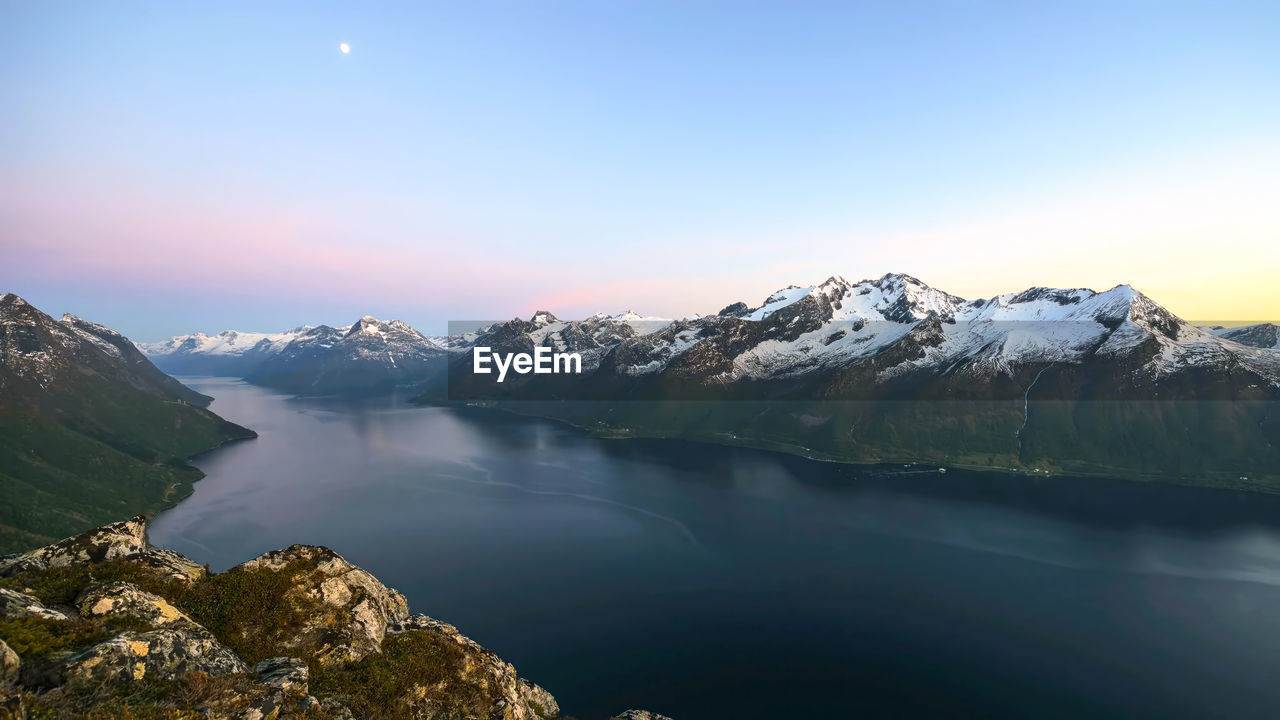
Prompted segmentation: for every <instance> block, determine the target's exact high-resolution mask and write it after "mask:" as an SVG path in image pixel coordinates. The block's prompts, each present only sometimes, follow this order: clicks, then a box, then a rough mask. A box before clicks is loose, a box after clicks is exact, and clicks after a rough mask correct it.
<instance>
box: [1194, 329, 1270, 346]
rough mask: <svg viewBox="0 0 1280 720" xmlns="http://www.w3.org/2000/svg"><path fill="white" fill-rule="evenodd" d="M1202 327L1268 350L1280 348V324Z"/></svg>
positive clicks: (1231, 339) (1242, 343) (1232, 339)
mask: <svg viewBox="0 0 1280 720" xmlns="http://www.w3.org/2000/svg"><path fill="white" fill-rule="evenodd" d="M1201 329H1202V330H1204V331H1206V332H1208V333H1210V334H1211V335H1215V336H1217V337H1220V338H1225V339H1227V340H1230V341H1232V342H1236V343H1240V344H1241V345H1248V346H1250V347H1256V348H1263V349H1267V350H1280V326H1277V325H1276V324H1275V323H1261V324H1258V325H1244V326H1241V327H1215V328H1201Z"/></svg>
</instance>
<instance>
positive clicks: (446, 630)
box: [388, 615, 560, 720]
mask: <svg viewBox="0 0 1280 720" xmlns="http://www.w3.org/2000/svg"><path fill="white" fill-rule="evenodd" d="M388 632H392V633H404V632H425V633H430V634H433V635H436V636H438V637H442V638H445V639H447V640H449V641H450V642H453V643H456V644H457V645H459V646H461V647H462V648H463V649H465V650H466V652H467V655H468V657H471V658H474V662H473V666H472V668H473V672H474V673H475V674H476V675H477V679H478V680H479V681H480V682H481V683H482V684H484V685H486V686H488V687H489V688H490V689H493V690H496V691H497V694H498V695H499V700H500V701H501V702H502V704H501V706H500V709H502V710H503V716H504V717H509V718H512V719H513V720H526V719H527V720H535V719H536V718H539V717H555V716H557V715H559V713H560V706H559V704H557V703H556V699H555V698H554V697H552V695H551V693H549V692H547V691H546V690H544V689H542V688H541V687H540V686H538V685H536V684H534V683H531V682H529V681H528V680H525V679H524V678H522V677H520V676H519V675H518V674H517V673H516V669H515V667H513V666H512V665H511V663H509V662H507V661H505V660H503V659H502V658H500V657H498V656H497V655H496V654H494V653H493V652H491V651H490V650H488V649H486V648H485V647H484V646H482V645H481V644H480V643H478V642H476V641H475V640H472V639H471V638H469V637H467V636H466V635H463V634H462V633H461V632H458V628H456V627H454V626H452V625H450V624H449V623H446V622H441V621H440V620H436V619H435V618H432V617H427V616H426V615H413V616H410V617H408V618H406V619H404V620H402V621H400V622H397V623H395V624H393V625H392V626H391V627H390V629H389V630H388ZM495 704H496V703H495Z"/></svg>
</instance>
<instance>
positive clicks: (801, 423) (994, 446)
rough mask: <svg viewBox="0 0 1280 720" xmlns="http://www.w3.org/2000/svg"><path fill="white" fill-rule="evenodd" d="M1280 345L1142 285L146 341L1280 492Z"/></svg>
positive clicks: (426, 389) (508, 402) (302, 377)
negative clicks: (515, 367) (567, 366)
mask: <svg viewBox="0 0 1280 720" xmlns="http://www.w3.org/2000/svg"><path fill="white" fill-rule="evenodd" d="M1276 345H1277V336H1276V327H1275V326H1274V325H1270V324H1262V325H1254V326H1248V327H1237V328H1222V327H1198V326H1196V325H1193V324H1191V323H1188V322H1186V321H1184V320H1182V319H1181V318H1179V317H1177V316H1176V315H1174V314H1173V313H1171V312H1169V311H1168V310H1166V309H1165V308H1164V307H1162V306H1161V305H1159V304H1158V303H1157V302H1155V301H1154V300H1152V299H1151V298H1149V297H1147V296H1146V295H1144V294H1143V293H1141V292H1139V291H1137V290H1135V289H1134V288H1132V287H1130V286H1128V285H1120V286H1117V287H1114V288H1112V289H1110V290H1107V291H1104V292H1096V291H1093V290H1088V289H1083V288H1073V289H1056V288H1047V287H1034V288H1030V289H1027V290H1023V291H1020V292H1016V293H1008V294H1004V295H998V296H996V297H992V298H984V299H976V300H966V299H964V298H961V297H958V296H956V295H953V294H950V293H947V292H945V291H943V290H940V289H938V288H934V287H931V286H930V285H928V284H927V283H925V282H923V281H921V280H919V279H917V278H914V277H912V276H910V275H905V274H888V275H884V276H883V277H880V278H875V279H868V280H862V281H859V282H850V281H847V280H845V279H844V278H841V277H839V276H833V277H831V278H829V279H827V280H826V281H825V282H822V283H819V284H816V285H810V286H794V285H793V286H788V287H786V288H783V289H781V290H779V291H778V292H776V293H773V294H772V295H770V296H769V297H767V298H765V299H764V300H763V301H762V302H760V303H759V304H757V305H748V304H747V303H744V302H736V303H733V304H730V305H728V306H726V307H725V308H724V309H723V310H721V311H720V312H718V313H716V314H714V315H706V316H695V317H692V318H684V319H679V320H667V319H663V318H652V317H643V316H641V315H639V314H637V313H633V312H627V313H621V314H617V315H608V314H604V313H598V314H596V315H593V316H591V317H588V318H585V319H583V320H571V321H563V320H560V319H558V318H557V317H556V316H555V315H554V314H552V313H551V312H548V311H542V310H540V311H538V312H536V313H534V314H533V315H532V316H531V317H530V318H529V319H528V320H524V319H519V318H516V319H512V320H508V321H501V322H494V323H489V324H487V325H484V326H482V327H479V328H477V329H475V330H473V331H470V332H466V333H456V334H453V335H450V336H449V337H445V338H429V337H427V336H425V335H423V334H421V333H418V332H417V331H415V330H413V329H412V328H411V327H409V326H408V325H405V324H403V323H396V322H393V323H383V322H381V321H377V320H374V319H373V318H363V319H362V320H360V321H359V322H357V323H355V324H353V325H352V326H350V327H349V328H346V329H340V330H335V329H333V328H329V327H326V326H320V327H318V328H306V327H304V328H298V329H296V330H293V331H289V332H287V333H280V334H277V335H253V334H248V333H234V332H228V333H222V334H221V335H218V336H213V337H207V336H203V335H190V336H182V337H177V338H173V339H171V340H169V341H167V342H165V343H158V344H153V345H142V346H141V347H142V348H143V350H145V351H146V352H147V353H148V354H149V356H150V357H151V358H152V359H153V360H154V361H155V362H156V363H157V364H158V365H159V366H160V367H161V368H162V369H170V370H173V371H178V369H179V368H181V367H202V368H206V369H207V370H208V371H210V372H214V371H217V370H218V367H217V365H216V363H225V362H227V361H228V358H230V357H233V356H234V357H235V358H237V359H236V360H235V362H239V363H242V364H241V365H238V366H234V372H233V373H231V374H237V375H241V376H243V377H246V378H247V379H249V380H250V381H251V382H256V383H259V384H262V385H267V386H270V387H275V388H279V389H282V390H286V391H290V392H298V393H322V394H324V393H331V392H353V391H355V392H365V391H370V390H384V389H388V388H391V387H396V386H401V387H413V388H416V389H417V390H418V396H417V397H418V400H419V401H420V402H443V401H452V402H466V403H473V404H474V403H480V404H496V405H500V406H503V407H505V408H506V409H511V410H516V411H520V412H528V413H532V414H538V415H544V416H549V417H555V418H559V419H563V420H566V421H569V422H572V423H574V424H577V425H580V426H582V427H585V428H588V429H589V430H591V431H592V432H595V433H598V434H603V435H611V436H628V437H630V436H664V437H668V436H675V437H684V438H691V439H700V440H708V441H715V442H731V443H740V444H749V445H754V446H760V447H767V448H772V449H778V450H785V451H788V452H796V453H800V454H804V455H808V456H813V457H819V458H825V459H835V460H848V461H857V462H899V461H903V462H928V463H934V462H936V463H938V464H953V465H965V466H975V467H984V468H1003V469H1008V470H1013V471H1017V472H1031V473H1042V474H1043V473H1064V472H1069V473H1098V474H1116V475H1124V476H1132V477H1143V478H1148V477H1154V478H1162V479H1168V480H1173V481H1176V482H1189V483H1195V484H1214V485H1227V486H1232V487H1248V488H1251V489H1258V488H1271V487H1272V484H1273V483H1274V484H1275V487H1276V488H1277V489H1280V452H1278V451H1277V447H1280V410H1277V405H1278V403H1280V349H1277V346H1276ZM477 346H486V347H490V348H492V349H493V350H494V351H496V352H532V350H533V349H534V348H536V347H539V346H544V347H549V348H552V349H554V350H556V351H559V352H576V353H579V354H580V355H581V357H582V360H583V369H584V372H583V374H582V375H552V376H546V375H538V376H534V375H513V376H509V377H508V378H507V381H506V382H504V383H501V384H498V383H496V382H495V377H496V376H492V375H490V376H485V375H475V374H473V373H472V372H471V368H470V362H471V353H470V352H469V350H470V349H471V348H472V347H477ZM206 362H207V363H208V364H207V365H200V363H206ZM624 401H625V402H624Z"/></svg>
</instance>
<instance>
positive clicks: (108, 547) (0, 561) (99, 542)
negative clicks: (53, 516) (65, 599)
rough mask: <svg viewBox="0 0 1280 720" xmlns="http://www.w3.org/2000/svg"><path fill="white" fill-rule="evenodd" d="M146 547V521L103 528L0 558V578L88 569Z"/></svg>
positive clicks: (126, 522)
mask: <svg viewBox="0 0 1280 720" xmlns="http://www.w3.org/2000/svg"><path fill="white" fill-rule="evenodd" d="M146 547H147V519H146V518H145V517H143V516H142V515H138V516H136V517H134V518H132V519H130V520H125V521H122V522H117V523H111V524H110V525H103V526H102V527H100V528H94V529H93V530H89V531H86V532H83V533H80V534H79V535H76V536H75V537H69V538H67V539H66V540H62V541H60V542H56V543H54V544H52V545H45V546H44V547H42V548H37V549H35V550H32V551H30V552H26V553H21V554H18V555H7V556H5V557H3V558H0V577H8V576H10V575H13V574H16V573H19V572H23V571H26V570H44V569H46V568H52V567H66V566H68V565H88V564H90V563H98V562H104V561H106V560H113V559H115V558H119V557H125V556H127V555H133V554H136V553H139V552H141V551H142V550H144V549H145V548H146Z"/></svg>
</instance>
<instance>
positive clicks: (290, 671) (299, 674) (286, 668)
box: [253, 657, 311, 695]
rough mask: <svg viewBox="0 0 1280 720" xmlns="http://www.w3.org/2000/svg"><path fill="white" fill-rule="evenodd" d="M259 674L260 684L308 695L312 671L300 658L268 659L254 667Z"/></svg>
mask: <svg viewBox="0 0 1280 720" xmlns="http://www.w3.org/2000/svg"><path fill="white" fill-rule="evenodd" d="M253 671H254V672H256V673H257V674H258V684H259V685H266V686H267V687H269V688H272V689H275V690H283V691H285V692H297V693H299V694H301V695H306V694H307V681H308V679H309V678H310V676H311V671H310V669H309V668H307V664H306V663H305V662H303V661H302V660H300V659H298V658H287V657H277V658H268V659H266V660H263V661H262V662H260V663H258V664H257V665H255V666H253Z"/></svg>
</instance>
